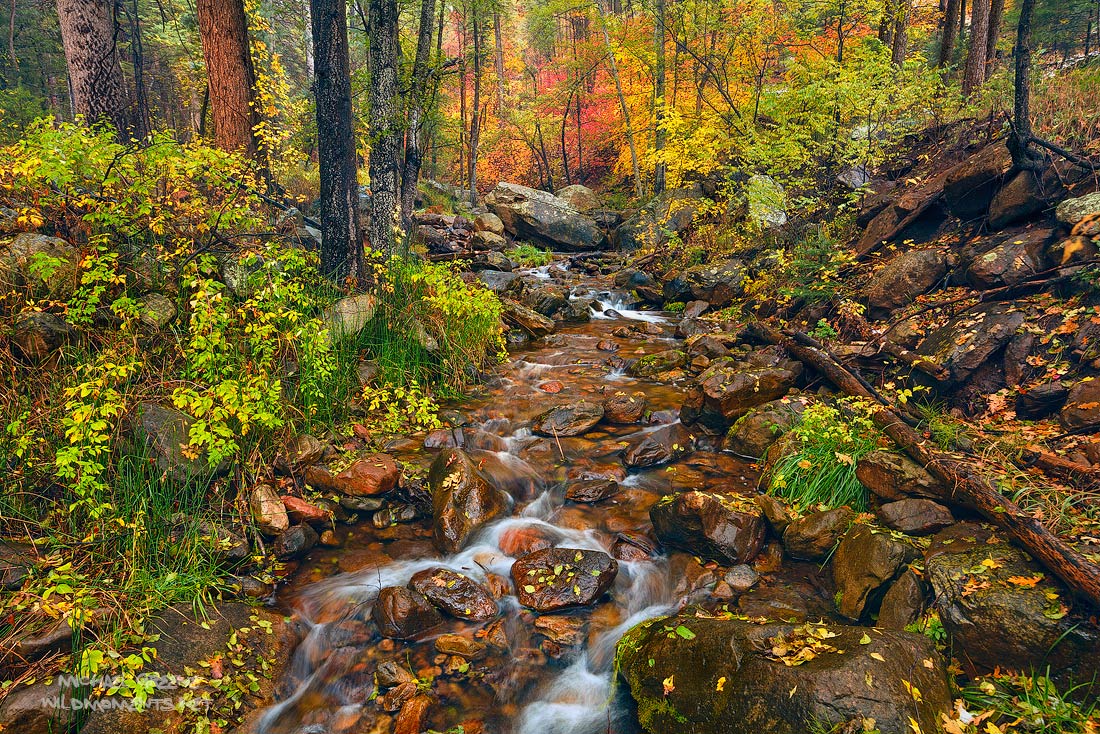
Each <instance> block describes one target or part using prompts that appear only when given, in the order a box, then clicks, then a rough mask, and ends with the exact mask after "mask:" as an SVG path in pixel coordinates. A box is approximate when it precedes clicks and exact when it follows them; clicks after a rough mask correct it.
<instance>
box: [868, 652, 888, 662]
mask: <svg viewBox="0 0 1100 734" xmlns="http://www.w3.org/2000/svg"><path fill="white" fill-rule="evenodd" d="M871 657H873V658H874V659H875V660H878V661H881V662H883V663H885V662H886V658H884V657H882V656H881V655H879V654H878V653H877V652H873V653H871Z"/></svg>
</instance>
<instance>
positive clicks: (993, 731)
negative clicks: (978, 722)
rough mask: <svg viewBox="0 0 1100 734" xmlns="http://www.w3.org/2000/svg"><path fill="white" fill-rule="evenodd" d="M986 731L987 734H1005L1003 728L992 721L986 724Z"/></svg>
mask: <svg viewBox="0 0 1100 734" xmlns="http://www.w3.org/2000/svg"><path fill="white" fill-rule="evenodd" d="M985 731H986V734H1004V731H1003V730H1002V729H1001V727H999V726H997V725H996V724H994V723H993V722H992V721H987V722H985Z"/></svg>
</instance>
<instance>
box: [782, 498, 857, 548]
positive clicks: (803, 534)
mask: <svg viewBox="0 0 1100 734" xmlns="http://www.w3.org/2000/svg"><path fill="white" fill-rule="evenodd" d="M855 519H856V513H854V512H852V511H851V510H850V509H848V508H847V507H837V508H835V509H832V510H823V511H821V512H811V513H810V514H809V515H805V516H803V517H800V518H797V519H795V520H792V521H791V522H790V524H788V525H787V529H786V530H784V531H783V547H784V548H786V549H787V553H789V554H790V555H791V556H792V557H794V558H800V559H802V560H804V561H820V560H823V559H825V558H827V557H828V556H829V555H830V554H831V553H832V552H833V550H834V549H835V548H836V545H837V543H838V542H840V539H841V538H842V537H843V536H844V534H845V533H847V532H848V529H849V528H850V527H851V526H852V523H853V522H854V521H855Z"/></svg>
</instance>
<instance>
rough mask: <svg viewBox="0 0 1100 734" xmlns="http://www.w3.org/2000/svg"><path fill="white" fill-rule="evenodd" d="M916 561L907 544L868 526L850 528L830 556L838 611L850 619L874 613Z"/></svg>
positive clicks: (911, 547) (914, 552)
mask: <svg viewBox="0 0 1100 734" xmlns="http://www.w3.org/2000/svg"><path fill="white" fill-rule="evenodd" d="M788 529H789V528H788ZM916 558H917V552H916V550H915V548H914V547H913V546H912V545H911V544H910V543H907V542H904V541H902V540H900V539H898V538H895V537H894V536H893V535H891V534H890V533H888V532H886V531H884V530H880V529H878V528H874V527H872V526H870V525H863V524H856V525H853V526H852V527H851V529H849V530H848V532H847V533H845V534H844V537H843V538H841V539H840V545H839V546H837V549H836V554H835V555H834V556H833V581H834V582H835V583H836V606H837V611H838V612H840V613H841V614H842V615H843V616H845V617H848V618H849V619H859V618H860V617H863V616H864V615H865V614H866V613H870V612H873V611H875V609H876V608H877V606H878V603H879V602H881V601H882V595H883V594H884V593H885V592H886V588H887V586H888V585H889V583H890V582H891V581H893V580H894V579H895V578H897V577H898V576H899V575H900V574H901V571H902V570H904V568H905V567H906V565H907V564H908V563H910V562H911V561H913V560H915V559H916Z"/></svg>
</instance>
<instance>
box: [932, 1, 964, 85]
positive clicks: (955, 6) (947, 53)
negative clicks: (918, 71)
mask: <svg viewBox="0 0 1100 734" xmlns="http://www.w3.org/2000/svg"><path fill="white" fill-rule="evenodd" d="M960 10H961V2H960V0H947V8H946V9H945V10H944V12H943V26H942V27H941V29H940V57H939V60H938V62H937V64H936V65H937V66H939V67H940V68H941V69H942V68H944V67H946V66H947V65H948V64H950V63H951V59H952V57H954V55H955V39H956V38H958V34H959V12H960Z"/></svg>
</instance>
